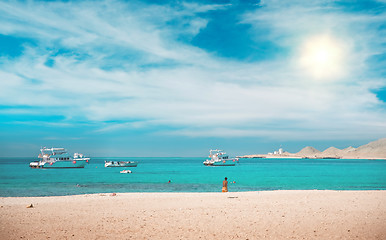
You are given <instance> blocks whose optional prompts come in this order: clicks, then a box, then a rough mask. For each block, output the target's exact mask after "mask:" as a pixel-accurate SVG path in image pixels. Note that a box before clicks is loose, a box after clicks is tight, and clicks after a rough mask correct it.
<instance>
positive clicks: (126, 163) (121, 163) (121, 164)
mask: <svg viewBox="0 0 386 240" xmlns="http://www.w3.org/2000/svg"><path fill="white" fill-rule="evenodd" d="M137 165H138V162H133V161H105V167H136V166H137Z"/></svg>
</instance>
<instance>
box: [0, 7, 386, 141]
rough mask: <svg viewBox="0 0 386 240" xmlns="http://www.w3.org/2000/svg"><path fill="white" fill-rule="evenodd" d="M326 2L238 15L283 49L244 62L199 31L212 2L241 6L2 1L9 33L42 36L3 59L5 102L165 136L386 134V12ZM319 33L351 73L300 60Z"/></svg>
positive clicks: (0, 29) (2, 29) (3, 25)
mask: <svg viewBox="0 0 386 240" xmlns="http://www.w3.org/2000/svg"><path fill="white" fill-rule="evenodd" d="M302 3H304V2H302ZM323 3H324V1H323V2H314V1H313V3H308V4H306V5H305V6H304V5H303V4H302V6H301V4H297V3H296V2H293V1H291V3H283V2H282V1H272V2H265V3H264V4H261V5H259V6H258V8H257V9H255V10H248V9H247V10H245V11H244V12H242V13H240V19H241V20H240V22H238V23H235V24H248V25H250V26H252V29H253V31H252V32H250V34H253V36H252V37H253V38H254V39H255V40H256V44H259V42H260V41H265V42H269V43H270V44H273V45H277V46H280V48H283V49H285V51H283V53H282V54H279V55H277V54H276V56H280V57H275V58H268V60H262V61H254V62H251V61H249V62H246V61H240V60H236V59H231V58H220V57H217V56H215V55H213V54H212V53H211V52H210V51H207V50H205V49H200V48H198V47H196V46H194V45H193V44H192V43H191V41H190V40H191V39H193V38H194V37H195V36H197V35H199V34H200V32H201V31H202V30H203V29H205V28H206V27H207V25H208V24H210V22H211V21H212V19H211V17H210V16H211V15H210V12H215V11H226V10H227V9H229V8H232V7H233V6H232V5H204V4H198V3H182V4H178V5H167V4H166V5H147V4H145V3H138V2H137V3H135V4H134V3H126V2H123V1H102V2H99V1H98V2H93V1H82V2H80V3H77V2H47V3H44V2H33V1H30V2H27V3H25V2H2V3H0V34H3V35H10V36H19V37H23V38H29V39H32V40H33V42H35V44H34V45H33V44H27V45H26V46H25V50H24V52H23V54H22V55H21V56H19V57H17V58H3V60H4V61H3V63H2V64H1V65H0V79H1V81H0V89H2V93H1V95H0V103H1V104H2V105H9V106H17V105H28V106H35V107H42V108H44V107H51V108H50V111H52V112H51V113H52V114H54V113H55V111H58V112H60V113H61V114H62V115H64V116H66V120H65V121H66V122H68V123H71V119H83V120H88V121H92V122H100V123H101V124H100V129H99V130H98V131H101V132H106V131H117V130H118V129H122V128H144V129H145V128H147V127H149V126H151V127H154V126H159V127H160V129H159V131H157V132H158V133H159V134H169V135H170V134H175V135H185V136H192V137H197V136H217V137H225V136H238V137H242V136H263V137H273V138H276V137H277V138H283V137H286V138H318V137H319V138H328V137H337V136H340V137H342V138H344V137H348V138H352V137H355V136H358V137H363V136H364V135H366V137H381V136H384V135H385V134H386V132H385V129H386V126H385V124H384V121H383V119H385V118H386V113H385V103H383V102H382V101H380V100H379V99H378V98H377V97H376V95H375V94H374V93H373V92H372V91H371V90H372V89H377V88H382V87H385V86H386V81H385V76H382V75H377V74H374V73H376V72H377V69H374V68H373V67H372V65H370V63H369V59H370V58H371V57H372V56H374V55H376V54H385V51H386V50H385V47H384V46H385V40H384V39H386V38H385V29H382V28H379V27H380V26H381V25H382V24H384V22H385V21H386V13H385V12H384V11H381V12H378V13H377V14H373V13H372V12H371V11H370V12H352V11H346V10H345V8H344V6H337V5H336V4H333V3H331V4H323ZM283 4H284V5H283ZM261 29H268V31H265V33H266V34H265V35H264V36H262V34H261V31H260V30H261ZM320 34H328V35H329V36H333V38H335V39H338V40H337V41H339V42H340V45H339V46H341V47H342V48H344V51H345V55H344V58H345V60H344V63H343V65H342V71H344V73H345V74H342V75H339V78H338V79H334V80H332V81H323V80H320V79H313V77H312V76H310V75H309V74H307V73H306V70H305V69H302V67H301V66H299V65H298V60H299V59H300V58H301V56H300V55H301V49H302V46H303V44H304V43H305V42H307V40H308V39H310V38H312V37H314V36H315V35H320ZM48 62H51V63H50V64H48ZM45 110H46V111H47V109H45ZM36 111H37V112H36V114H39V110H36ZM41 111H43V110H41ZM10 114H12V113H10ZM13 114H16V113H13ZM110 120H112V122H107V123H106V121H110ZM115 120H119V123H114V121H115ZM133 120H135V121H133ZM125 121H126V122H125ZM133 122H134V123H133ZM165 126H167V127H168V128H167V129H168V130H166V129H163V128H162V127H165ZM170 127H171V128H172V129H173V130H169V129H170ZM332 131H333V132H334V133H335V134H332ZM353 133H357V134H353Z"/></svg>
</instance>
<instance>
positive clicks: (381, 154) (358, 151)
mask: <svg viewBox="0 0 386 240" xmlns="http://www.w3.org/2000/svg"><path fill="white" fill-rule="evenodd" d="M241 157H248V158H252V157H258V158H264V157H267V158H280V157H282V158H286V157H290V158H292V157H297V158H300V157H307V158H346V159H350V158H352V159H355V158H361V159H386V138H382V139H379V140H377V141H373V142H370V143H368V144H366V145H363V146H360V147H358V148H354V147H351V146H350V147H348V148H345V149H342V150H341V149H338V148H335V147H329V148H327V149H326V150H324V151H323V152H320V151H319V150H318V149H315V148H313V147H310V146H308V147H305V148H303V149H302V150H300V151H299V152H298V153H289V152H284V153H283V154H258V155H246V156H241Z"/></svg>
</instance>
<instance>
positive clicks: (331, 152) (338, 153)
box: [317, 147, 344, 157]
mask: <svg viewBox="0 0 386 240" xmlns="http://www.w3.org/2000/svg"><path fill="white" fill-rule="evenodd" d="M343 153H344V152H343V150H340V149H338V148H336V147H329V148H327V149H326V150H324V151H323V152H321V153H320V154H318V155H317V156H318V157H342V156H343Z"/></svg>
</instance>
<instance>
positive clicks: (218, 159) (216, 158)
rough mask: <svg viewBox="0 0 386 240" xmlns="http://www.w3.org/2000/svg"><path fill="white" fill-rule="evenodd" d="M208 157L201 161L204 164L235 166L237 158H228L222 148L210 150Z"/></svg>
mask: <svg viewBox="0 0 386 240" xmlns="http://www.w3.org/2000/svg"><path fill="white" fill-rule="evenodd" d="M209 157H210V159H207V160H205V161H204V162H203V163H204V165H206V166H235V165H236V162H238V161H239V159H238V158H229V156H228V154H227V153H226V152H224V151H222V150H218V149H215V150H210V151H209Z"/></svg>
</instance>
